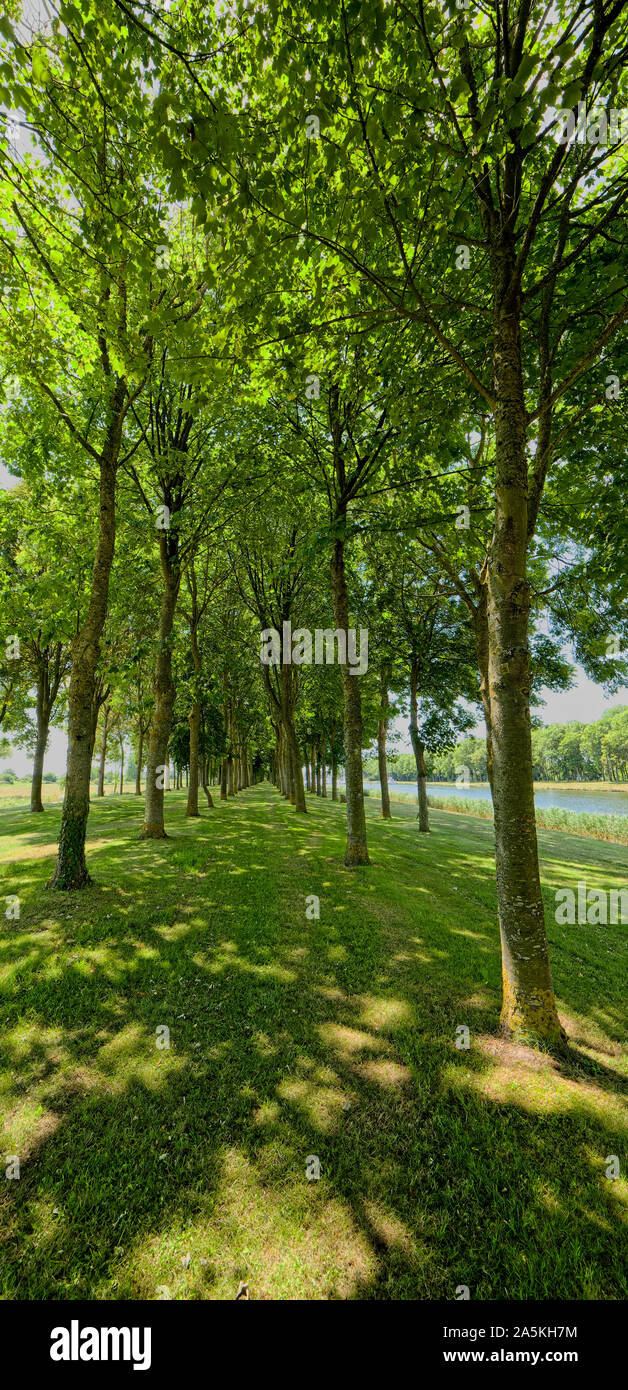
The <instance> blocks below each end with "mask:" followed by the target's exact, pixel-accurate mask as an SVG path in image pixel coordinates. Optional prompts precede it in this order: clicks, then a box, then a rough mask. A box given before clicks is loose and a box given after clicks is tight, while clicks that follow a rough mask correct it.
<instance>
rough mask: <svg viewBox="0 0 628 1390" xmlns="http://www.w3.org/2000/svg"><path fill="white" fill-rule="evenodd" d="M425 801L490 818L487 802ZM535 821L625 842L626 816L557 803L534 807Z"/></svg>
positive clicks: (627, 831) (440, 798) (438, 807)
mask: <svg viewBox="0 0 628 1390" xmlns="http://www.w3.org/2000/svg"><path fill="white" fill-rule="evenodd" d="M428 804H429V806H430V807H432V808H433V809H434V810H439V811H447V812H449V813H450V814H451V815H459V816H477V817H479V819H481V820H492V819H493V807H492V804H491V802H490V801H484V800H479V799H478V800H477V801H469V800H463V798H462V797H455V796H452V797H446V796H429V797H428ZM536 823H537V826H539V827H540V828H541V829H544V830H559V831H560V830H564V831H568V832H569V834H571V835H582V836H584V838H585V839H587V840H608V841H610V842H611V843H612V844H616V845H628V816H606V815H603V814H596V813H595V812H591V811H566V810H564V808H563V807H560V806H537V807H536Z"/></svg>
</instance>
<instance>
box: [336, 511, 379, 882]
mask: <svg viewBox="0 0 628 1390" xmlns="http://www.w3.org/2000/svg"><path fill="white" fill-rule="evenodd" d="M337 519H340V520H341V521H343V522H344V521H346V517H344V516H343V517H340V518H337ZM331 590H332V600H333V609H334V622H335V625H336V627H337V628H340V629H342V631H343V632H345V633H346V640H347V641H348V632H349V597H348V593H347V579H346V572H345V548H344V541H343V540H342V539H338V540H336V541H335V542H334V548H333V552H332V559H331ZM340 679H341V682H342V695H343V703H344V743H345V777H346V787H347V843H346V848H345V857H344V862H345V864H346V865H347V867H353V866H354V865H358V864H369V863H370V860H369V855H368V848H367V843H366V813H365V809H364V784H363V780H362V700H361V696H360V678H359V676H356V675H351V672H350V668H349V666H348V664H347V662H346V661H344V662H341V663H340Z"/></svg>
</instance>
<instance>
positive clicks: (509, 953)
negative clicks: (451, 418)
mask: <svg viewBox="0 0 628 1390" xmlns="http://www.w3.org/2000/svg"><path fill="white" fill-rule="evenodd" d="M513 260H514V251H512V253H511V254H508V255H506V256H505V257H504V258H503V259H500V258H499V257H495V259H494V276H495V283H496V301H497V302H496V308H495V320H496V332H495V351H494V361H493V378H494V391H495V395H496V398H497V406H496V410H495V528H494V532H493V537H492V542H491V550H490V554H489V564H488V576H487V580H488V602H487V614H488V648H489V652H488V684H489V699H490V722H491V745H492V792H493V807H494V815H495V857H496V864H497V896H498V902H499V924H500V932H501V940H502V984H503V997H502V1012H501V1021H502V1026H503V1028H504V1029H505V1030H507V1031H508V1032H510V1033H514V1034H516V1035H523V1036H531V1037H533V1038H540V1039H543V1040H546V1041H550V1042H551V1041H558V1040H559V1039H560V1037H561V1035H562V1029H561V1025H560V1022H559V1019H558V1015H557V1013H556V1002H555V999H554V990H553V986H552V976H551V969H550V960H549V948H548V941H547V932H546V927H545V913H544V908H543V898H542V894H541V883H540V875H539V862H538V850H537V839H536V822H535V814H534V781H533V772H532V741H531V733H530V653H529V647H528V617H529V611H530V586H529V581H528V578H527V568H526V554H527V544H528V503H527V496H528V478H527V457H526V411H525V403H524V394H523V378H522V371H521V346H520V336H519V315H520V305H519V303H518V302H513V295H512V294H510V296H506V295H505V294H502V293H501V292H500V291H501V285H502V284H505V283H506V282H507V281H508V280H509V279H510V278H511V274H512V262H513Z"/></svg>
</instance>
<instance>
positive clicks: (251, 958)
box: [0, 789, 626, 1299]
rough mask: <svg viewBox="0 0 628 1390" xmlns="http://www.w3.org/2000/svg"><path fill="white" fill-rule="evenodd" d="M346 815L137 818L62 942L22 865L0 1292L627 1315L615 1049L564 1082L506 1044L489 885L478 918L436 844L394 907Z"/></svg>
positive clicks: (77, 905) (254, 805) (257, 800)
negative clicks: (241, 1293) (553, 1306)
mask: <svg viewBox="0 0 628 1390" xmlns="http://www.w3.org/2000/svg"><path fill="white" fill-rule="evenodd" d="M330 819H331V818H330V817H327V816H326V815H325V808H322V809H321V810H319V808H316V811H315V813H314V814H312V815H311V816H310V818H308V821H307V822H305V820H304V821H303V822H301V821H296V818H293V813H291V811H290V808H289V807H286V806H285V805H284V804H283V803H282V802H280V801H279V799H275V798H274V797H273V798H272V799H269V794H268V792H267V791H266V790H265V789H261V790H260V791H258V790H256V791H253V792H251V793H248V794H245V795H244V796H242V797H241V798H239V799H238V800H237V802H232V803H228V805H227V808H226V814H225V815H223V816H222V817H220V818H219V817H215V818H212V819H210V817H209V816H208V817H207V819H204V820H203V822H202V823H201V827H200V829H201V831H202V837H201V836H199V834H198V832H197V827H190V828H189V829H188V830H187V831H185V830H184V829H183V827H182V830H181V836H180V838H179V839H178V840H177V841H176V842H175V841H172V842H169V843H165V844H157V845H150V846H146V845H138V844H137V843H136V842H135V840H134V839H133V838H132V836H133V831H134V827H133V826H132V825H130V826H129V831H128V838H127V840H126V842H125V847H124V852H123V854H120V853H119V851H118V849H115V851H112V850H109V851H106V850H98V851H96V852H95V853H94V855H93V858H94V861H95V862H94V868H95V871H96V874H97V878H98V881H99V884H100V886H99V887H97V888H95V889H90V890H88V891H87V892H86V893H85V894H81V895H76V896H75V897H72V898H71V906H70V907H69V909H68V908H67V906H66V904H67V903H68V900H69V899H70V895H67V896H66V895H64V896H63V900H62V902H61V905H60V907H59V914H60V920H59V922H57V923H56V926H55V924H54V922H53V916H54V913H53V909H52V908H51V906H50V900H49V897H48V896H46V895H44V894H43V893H42V892H41V888H38V886H37V875H38V872H39V871H38V870H37V869H35V870H31V871H29V872H30V873H31V877H29V889H28V893H27V895H26V896H27V903H26V911H25V917H24V920H23V921H20V922H19V923H15V924H14V928H13V930H14V944H16V943H18V942H19V941H20V940H23V942H24V946H25V947H26V946H27V945H28V944H29V943H30V945H31V946H32V945H33V941H34V940H37V941H38V944H37V945H36V949H35V950H34V951H33V954H32V956H31V958H30V961H29V959H28V958H26V959H25V960H24V961H22V962H21V963H20V959H19V952H18V954H17V956H16V955H14V957H13V959H12V960H11V961H10V962H9V967H10V970H9V974H8V975H7V976H6V978H4V977H3V987H4V988H7V989H9V990H11V991H12V994H11V1000H12V1003H11V1011H10V1013H9V1015H8V1017H9V1019H10V1020H11V1026H9V1027H7V1026H6V1025H5V1027H4V1030H3V1040H2V1047H3V1054H2V1059H1V1060H2V1061H3V1062H4V1071H3V1076H4V1077H5V1083H4V1084H5V1090H4V1097H3V1103H4V1107H5V1109H6V1110H7V1112H8V1127H7V1141H6V1142H7V1143H8V1144H9V1145H10V1147H8V1148H7V1150H6V1152H7V1153H9V1152H10V1153H16V1152H17V1153H19V1154H20V1155H21V1157H22V1159H23V1163H22V1175H21V1177H20V1179H19V1181H11V1180H5V1182H4V1192H3V1194H2V1207H3V1221H2V1238H1V1246H0V1252H1V1253H0V1261H1V1264H2V1268H3V1271H4V1272H3V1275H2V1279H3V1283H2V1288H3V1291H4V1296H5V1297H20V1298H30V1297H37V1298H83V1297H85V1298H90V1297H104V1298H122V1297H140V1298H154V1297H156V1296H158V1295H157V1292H156V1291H157V1289H158V1288H159V1287H163V1286H166V1287H167V1288H168V1290H169V1293H170V1295H171V1296H172V1297H184V1298H190V1297H233V1296H235V1292H236V1291H237V1284H238V1282H239V1280H240V1279H241V1278H246V1279H247V1280H248V1281H249V1285H250V1289H251V1296H252V1297H254V1298H255V1297H261V1298H265V1297H279V1298H294V1297H318V1298H321V1297H322V1298H368V1299H381V1298H383V1299H390V1298H403V1299H406V1298H408V1299H413V1298H417V1297H418V1298H439V1297H440V1298H454V1297H455V1291H456V1287H457V1286H458V1285H459V1284H467V1285H468V1286H469V1287H470V1289H471V1295H472V1297H476V1298H477V1297H484V1298H514V1299H519V1298H533V1297H539V1298H548V1297H557V1298H592V1297H604V1298H620V1297H625V1296H626V1279H625V1273H624V1269H623V1265H624V1261H623V1250H622V1239H625V1217H626V1190H625V1183H623V1182H622V1181H621V1180H620V1182H619V1183H616V1182H614V1181H610V1180H609V1179H607V1178H606V1176H605V1168H604V1165H605V1159H606V1157H607V1156H608V1155H612V1154H619V1155H622V1154H624V1153H625V1111H623V1109H622V1106H621V1101H620V1098H619V1095H618V1092H619V1089H620V1088H619V1085H618V1084H616V1083H617V1081H618V1080H619V1079H620V1074H619V1073H618V1072H616V1069H615V1067H614V1066H613V1061H614V1057H613V1045H612V1044H611V1043H608V1044H606V1043H605V1042H604V1039H603V1038H598V1039H597V1045H598V1051H597V1053H596V1057H597V1062H598V1068H597V1070H596V1068H595V1066H594V1065H593V1064H592V1060H591V1058H590V1057H589V1056H588V1053H587V1051H584V1050H583V1047H587V1048H588V1047H591V1046H592V1044H591V1043H590V1041H589V1039H588V1036H587V1035H586V1030H585V1035H584V1038H583V1044H582V1045H578V1046H575V1047H574V1048H573V1049H572V1056H571V1058H567V1059H566V1060H564V1061H562V1062H560V1063H556V1062H554V1061H553V1060H552V1059H549V1058H546V1057H543V1056H542V1055H541V1054H538V1053H534V1052H532V1051H531V1050H530V1049H521V1050H520V1051H519V1052H518V1053H517V1052H516V1050H515V1051H514V1052H513V1050H512V1049H510V1050H509V1045H507V1044H502V1043H500V1042H499V1040H498V1039H496V1037H495V1026H496V1016H497V1015H496V1010H497V1006H498V988H499V978H498V977H499V962H498V957H497V956H496V950H497V943H496V933H495V929H494V926H493V925H492V923H491V921H490V919H489V918H488V917H487V912H486V909H485V907H484V903H483V899H484V892H485V887H486V883H485V880H484V874H485V872H488V871H485V870H484V868H482V869H481V871H480V876H481V882H480V884H479V888H478V889H477V891H475V890H474V891H473V892H470V893H469V894H468V895H467V897H466V898H465V899H464V906H463V907H462V909H461V904H460V903H458V901H457V895H456V894H454V893H453V892H452V891H451V890H452V888H453V887H455V886H456V882H457V883H460V882H461V881H462V880H463V879H464V875H465V874H468V865H469V860H470V857H471V856H470V854H469V851H468V849H467V848H464V849H463V848H461V846H460V845H458V847H457V848H456V843H455V837H452V836H451V835H449V836H445V837H444V839H443V843H442V845H441V846H440V847H437V848H440V849H441V852H442V854H445V851H447V854H448V855H449V860H448V886H447V889H446V891H445V889H444V890H443V892H444V896H443V897H442V898H441V899H438V900H437V894H436V890H435V888H434V886H431V885H429V884H428V891H427V895H426V897H425V898H423V897H422V896H421V893H419V892H417V891H416V890H417V887H421V885H420V884H419V885H417V882H416V876H417V868H416V860H415V861H413V862H412V863H411V864H410V868H409V869H408V870H407V875H406V878H405V879H404V881H403V883H401V884H398V885H395V892H393V891H392V887H393V885H391V884H388V885H387V887H388V888H390V889H391V892H390V893H385V894H384V893H383V890H382V888H381V884H380V879H379V878H378V876H377V875H378V871H377V870H376V872H375V874H374V875H370V871H369V870H364V871H358V872H348V871H346V870H344V869H343V868H342V865H341V864H340V863H339V846H340V844H341V841H342V837H343V826H342V823H341V821H340V819H338V820H337V818H335V817H334V822H336V820H337V823H332V824H330ZM188 826H189V823H188ZM197 826H198V823H197ZM260 826H263V827H264V829H263V831H260ZM395 833H397V834H401V832H399V831H398V832H395ZM374 838H375V839H376V840H377V837H376V836H374ZM386 844H390V845H391V850H393V849H394V843H391V836H390V834H389V833H388V834H386V836H385V838H384V839H383V840H382V841H381V842H380V841H377V844H376V849H377V855H378V857H380V858H381V861H382V868H381V871H379V872H380V875H381V881H382V882H384V881H385V876H386V874H387V873H389V870H388V869H387V866H388V864H389V856H388V853H387V852H386V850H385V845H386ZM435 844H436V837H435V838H434V840H433V841H432V845H433V846H434V845H435ZM398 854H399V863H400V864H403V863H405V862H406V849H405V846H404V845H403V844H401V845H400V847H399V850H398ZM421 858H422V867H423V871H424V873H425V874H426V875H427V873H428V869H429V872H430V873H431V874H434V875H435V879H434V882H436V881H437V878H438V875H437V872H436V871H437V868H438V864H437V862H434V854H433V853H432V854H431V855H430V856H427V855H422V856H421ZM450 870H451V872H452V873H453V874H455V875H456V876H457V877H456V878H455V880H454V879H452V878H451V877H450V874H449V871H450ZM400 873H401V870H400ZM40 878H41V875H40ZM29 894H30V896H29ZM312 894H314V895H316V896H318V897H319V898H320V903H321V913H320V918H319V919H314V920H311V919H309V918H306V916H305V900H306V897H308V896H311V895H312ZM66 911H69V914H70V915H69V918H66V917H65V916H61V913H65V912H66ZM42 918H45V919H46V920H47V921H49V922H50V924H51V925H50V926H49V928H48V933H49V935H50V938H51V939H50V940H48V937H46V939H45V940H44V941H41V940H39V938H37V937H36V935H35V934H36V933H37V932H41V919H42ZM461 918H462V920H461ZM68 933H69V934H70V941H69V943H68V942H67V940H66V938H67V935H68ZM70 956H73V957H75V958H74V959H70ZM1 969H2V965H1V960H0V970H1ZM10 971H13V972H15V971H17V972H19V973H18V974H17V975H16V974H15V973H13V974H11V973H10ZM16 1005H17V1006H19V1011H20V1013H19V1019H18V1018H17V1015H16V1013H15V1012H14V1011H15V1009H16ZM13 1020H15V1021H13ZM461 1024H463V1025H466V1026H468V1027H469V1028H470V1042H471V1046H470V1048H469V1050H461V1051H458V1050H457V1048H456V1037H457V1033H456V1029H457V1028H458V1027H459V1025H461ZM163 1025H165V1026H167V1027H169V1028H170V1033H171V1038H170V1042H171V1045H170V1048H168V1049H160V1048H159V1047H158V1045H157V1040H158V1033H157V1030H158V1029H159V1028H160V1027H162V1026H163ZM602 1047H606V1049H607V1050H606V1052H603V1051H600V1050H599V1049H600V1048H602ZM578 1068H579V1073H578V1070H577V1069H578ZM585 1072H586V1075H584V1073H585ZM20 1075H21V1082H19V1081H18V1077H19V1076H20ZM11 1146H14V1147H11ZM312 1157H314V1158H316V1159H317V1160H318V1162H319V1163H320V1174H321V1176H320V1179H319V1180H313V1181H308V1178H307V1175H306V1166H307V1161H308V1159H311V1158H312ZM624 1162H625V1160H624ZM188 1254H189V1255H190V1260H189V1263H188V1262H187V1256H188ZM203 1260H204V1261H206V1263H204V1264H202V1263H201V1261H203Z"/></svg>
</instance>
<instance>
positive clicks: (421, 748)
mask: <svg viewBox="0 0 628 1390" xmlns="http://www.w3.org/2000/svg"><path fill="white" fill-rule="evenodd" d="M418 679H419V671H418V666H417V664H416V663H415V662H413V663H412V668H411V671H410V741H411V743H412V751H413V753H414V761H415V763H416V777H417V791H418V797H419V830H421V831H423V832H424V833H425V834H427V833H428V831H429V828H430V818H429V809H428V805H427V772H426V770H425V744H424V743H423V741H422V739H421V737H420V734H419V718H418V699H417V695H418Z"/></svg>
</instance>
